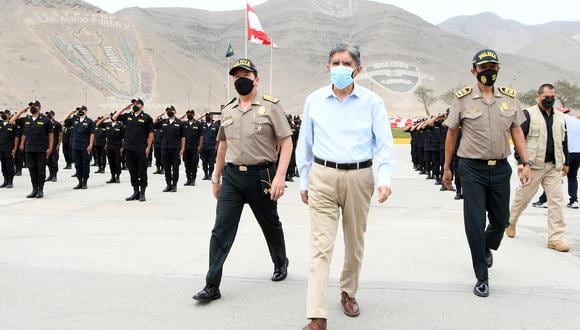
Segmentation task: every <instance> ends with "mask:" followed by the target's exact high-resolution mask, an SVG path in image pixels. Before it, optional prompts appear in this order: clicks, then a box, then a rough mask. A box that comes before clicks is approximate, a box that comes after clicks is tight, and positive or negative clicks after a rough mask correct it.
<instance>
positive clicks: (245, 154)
mask: <svg viewBox="0 0 580 330" xmlns="http://www.w3.org/2000/svg"><path fill="white" fill-rule="evenodd" d="M290 135H292V131H291V129H290V125H289V124H288V121H287V120H286V115H285V114H284V111H283V110H282V108H281V106H280V103H279V100H277V99H275V98H273V97H270V96H265V95H264V96H260V95H257V96H256V98H255V99H254V101H253V102H252V106H251V108H250V109H242V107H241V106H240V104H239V102H238V101H236V100H232V102H230V103H229V104H228V105H226V106H225V107H224V108H223V110H222V120H221V126H220V129H219V132H218V137H217V140H218V141H220V142H224V141H225V142H226V143H227V151H226V156H225V162H226V165H225V166H224V169H223V172H222V185H221V189H220V195H219V198H218V203H217V208H216V222H215V226H214V228H213V231H212V237H211V241H210V267H209V271H208V273H207V277H206V287H219V285H220V282H221V277H222V269H223V265H224V262H225V260H226V257H227V255H228V253H229V251H230V249H231V247H232V244H233V242H234V239H235V235H236V232H237V229H238V224H239V222H240V216H241V214H242V209H243V207H244V204H245V203H248V204H249V205H250V208H251V209H252V212H253V213H254V216H255V217H256V220H257V221H258V223H259V225H260V227H261V229H262V232H263V234H264V237H265V238H266V242H267V244H268V249H269V252H270V256H271V258H272V262H273V263H274V266H275V269H279V268H280V267H285V266H286V265H287V262H288V259H287V258H286V247H285V242H284V232H283V230H282V223H281V222H280V220H279V217H278V210H277V202H276V201H273V200H272V199H271V198H270V185H271V183H272V180H273V179H274V176H275V175H276V163H275V162H276V159H277V151H276V147H277V144H278V140H280V139H283V138H286V137H288V136H290ZM218 148H221V144H220V147H218Z"/></svg>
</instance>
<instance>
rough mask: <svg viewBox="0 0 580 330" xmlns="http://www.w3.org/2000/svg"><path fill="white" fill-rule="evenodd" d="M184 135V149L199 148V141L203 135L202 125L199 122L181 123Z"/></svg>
mask: <svg viewBox="0 0 580 330" xmlns="http://www.w3.org/2000/svg"><path fill="white" fill-rule="evenodd" d="M183 125H184V126H183V127H184V134H185V149H186V150H195V149H197V147H198V146H199V140H200V139H201V137H202V135H203V125H202V124H201V123H200V122H199V121H195V120H194V121H191V122H189V121H186V122H184V123H183Z"/></svg>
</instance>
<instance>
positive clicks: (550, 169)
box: [510, 163, 566, 241]
mask: <svg viewBox="0 0 580 330" xmlns="http://www.w3.org/2000/svg"><path fill="white" fill-rule="evenodd" d="M532 178H533V179H532V182H531V183H530V184H529V185H527V186H525V187H521V186H520V187H518V188H517V189H516V197H515V198H514V201H513V203H512V208H511V211H510V224H511V225H516V224H517V223H518V219H519V217H520V215H521V214H522V212H523V211H524V210H525V209H526V207H527V206H528V204H529V203H530V201H531V200H532V198H533V197H534V196H535V195H536V193H537V192H538V188H539V187H540V184H541V185H542V187H543V188H544V190H545V191H546V196H547V197H548V241H560V240H562V238H563V236H564V230H565V229H566V224H565V223H564V212H563V211H562V208H563V207H564V193H563V192H562V189H563V188H562V171H560V170H557V169H556V166H555V165H554V164H553V163H547V164H546V165H545V166H544V168H543V169H540V170H536V169H532Z"/></svg>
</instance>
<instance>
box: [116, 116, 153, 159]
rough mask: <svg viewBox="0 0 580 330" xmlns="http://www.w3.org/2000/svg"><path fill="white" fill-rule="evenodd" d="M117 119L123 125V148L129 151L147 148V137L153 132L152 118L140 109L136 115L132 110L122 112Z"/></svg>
mask: <svg viewBox="0 0 580 330" xmlns="http://www.w3.org/2000/svg"><path fill="white" fill-rule="evenodd" d="M117 121H119V122H120V123H122V124H123V125H125V139H124V148H125V150H130V151H143V152H145V149H147V138H148V136H149V133H151V132H153V119H152V118H151V116H149V115H148V114H146V113H144V112H142V111H141V113H139V114H138V115H136V114H135V113H133V112H129V113H124V114H122V115H120V116H119V117H118V118H117Z"/></svg>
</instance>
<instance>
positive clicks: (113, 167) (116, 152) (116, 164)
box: [107, 147, 121, 177]
mask: <svg viewBox="0 0 580 330" xmlns="http://www.w3.org/2000/svg"><path fill="white" fill-rule="evenodd" d="M107 158H108V159H109V170H110V171H111V177H115V176H119V175H121V147H116V148H115V147H110V148H108V149H107Z"/></svg>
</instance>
